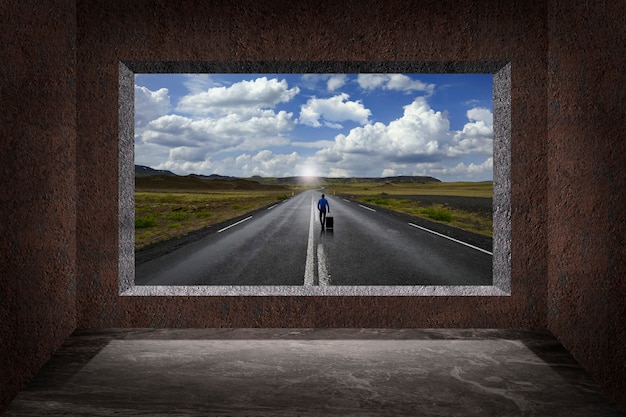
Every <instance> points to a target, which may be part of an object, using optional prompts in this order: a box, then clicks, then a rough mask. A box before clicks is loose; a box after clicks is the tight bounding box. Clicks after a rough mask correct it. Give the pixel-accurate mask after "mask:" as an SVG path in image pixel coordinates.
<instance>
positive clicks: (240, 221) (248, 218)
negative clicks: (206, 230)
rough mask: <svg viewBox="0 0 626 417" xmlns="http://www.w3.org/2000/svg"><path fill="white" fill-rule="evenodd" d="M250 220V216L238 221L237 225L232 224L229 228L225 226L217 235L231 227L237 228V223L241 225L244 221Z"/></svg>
mask: <svg viewBox="0 0 626 417" xmlns="http://www.w3.org/2000/svg"><path fill="white" fill-rule="evenodd" d="M251 218H252V216H250V217H247V218H245V219H243V220H239V221H238V222H237V223H233V224H231V225H230V226H226V227H225V228H223V229H220V230H218V231H217V233H222V232H223V231H224V230H227V229H230V228H231V227H234V226H237V225H238V224H239V223H243V222H245V221H246V220H250V219H251Z"/></svg>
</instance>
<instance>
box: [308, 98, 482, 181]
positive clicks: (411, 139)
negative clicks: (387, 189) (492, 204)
mask: <svg viewBox="0 0 626 417" xmlns="http://www.w3.org/2000/svg"><path fill="white" fill-rule="evenodd" d="M467 116H468V119H469V120H470V122H469V123H467V124H466V125H465V127H464V128H463V130H462V131H456V132H455V131H452V130H450V122H449V120H448V116H447V113H446V112H439V111H435V110H433V109H432V108H431V107H430V106H429V105H428V103H427V101H426V99H425V98H424V97H417V98H416V99H415V100H414V101H413V102H412V103H411V104H409V105H407V106H405V107H404V114H403V115H402V117H400V118H398V119H396V120H393V121H391V122H389V124H383V123H374V124H368V125H365V126H363V127H357V128H354V129H352V130H350V132H349V133H348V134H347V135H337V136H336V137H335V142H334V143H333V144H332V146H328V147H327V148H324V149H321V150H320V151H318V152H317V153H316V154H315V156H314V157H313V158H314V159H315V161H316V163H317V164H318V166H320V167H324V168H323V170H324V171H325V172H329V171H330V170H332V169H333V168H332V167H336V166H340V167H341V168H342V169H343V170H344V172H345V173H347V174H348V175H360V176H378V175H381V170H382V175H384V176H391V175H401V173H405V174H407V175H408V174H409V173H411V172H420V171H422V170H423V171H424V172H427V170H426V168H428V169H429V170H430V171H429V172H436V173H439V174H441V175H452V174H453V173H454V172H456V173H458V174H459V175H468V176H469V175H473V176H476V175H479V174H484V173H486V172H487V171H489V170H490V165H489V164H491V163H492V162H488V161H486V162H485V163H483V164H481V165H476V164H474V163H458V159H456V162H453V161H454V159H455V158H458V157H460V156H467V155H477V154H486V155H491V154H492V152H493V139H492V135H493V126H492V125H490V124H489V123H491V121H492V120H493V117H492V114H491V112H490V111H489V110H487V109H481V108H475V109H471V110H470V111H468V112H467ZM451 163H454V164H457V165H455V166H454V167H453V168H451V167H450V164H451ZM415 175H434V174H425V173H416V174H415Z"/></svg>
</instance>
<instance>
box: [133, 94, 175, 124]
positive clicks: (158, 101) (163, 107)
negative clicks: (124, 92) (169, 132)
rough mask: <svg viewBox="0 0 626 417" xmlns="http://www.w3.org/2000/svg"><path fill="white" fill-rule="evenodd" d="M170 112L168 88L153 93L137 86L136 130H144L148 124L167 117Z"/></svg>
mask: <svg viewBox="0 0 626 417" xmlns="http://www.w3.org/2000/svg"><path fill="white" fill-rule="evenodd" d="M169 110H170V97H169V91H168V89H167V88H160V89H158V90H157V91H151V90H150V89H148V88H146V87H141V86H138V85H135V128H136V129H142V128H143V127H145V126H146V125H147V124H148V122H150V121H151V120H154V119H156V118H158V117H161V116H163V115H166V114H167V113H168V112H169Z"/></svg>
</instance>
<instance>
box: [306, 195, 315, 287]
mask: <svg viewBox="0 0 626 417" xmlns="http://www.w3.org/2000/svg"><path fill="white" fill-rule="evenodd" d="M313 229H315V206H314V205H313V202H311V221H310V222H309V242H308V244H307V248H306V264H305V267H304V286H305V287H306V286H312V285H315V246H314V245H315V235H314V233H313Z"/></svg>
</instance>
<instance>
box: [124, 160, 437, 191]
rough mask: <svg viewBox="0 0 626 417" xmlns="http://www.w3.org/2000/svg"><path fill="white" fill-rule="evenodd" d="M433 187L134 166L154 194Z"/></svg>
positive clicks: (139, 182)
mask: <svg viewBox="0 0 626 417" xmlns="http://www.w3.org/2000/svg"><path fill="white" fill-rule="evenodd" d="M366 182H367V183H372V182H379V183H402V182H405V183H406V182H411V183H420V184H426V183H432V182H441V181H440V180H438V179H437V178H433V177H426V176H405V175H401V176H394V177H382V178H378V177H367V178H359V177H351V178H329V177H319V178H313V179H311V178H309V177H303V176H294V177H279V178H274V177H260V176H258V175H255V176H253V177H250V178H236V177H228V176H223V175H217V174H212V175H198V174H190V175H185V176H182V175H176V174H174V173H173V172H171V171H163V170H157V169H153V168H150V167H146V166H142V165H135V187H136V188H137V189H144V190H145V189H154V190H172V189H175V190H260V189H263V190H268V189H274V190H280V189H285V186H289V185H300V184H311V183H315V184H320V185H332V184H355V183H366Z"/></svg>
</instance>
